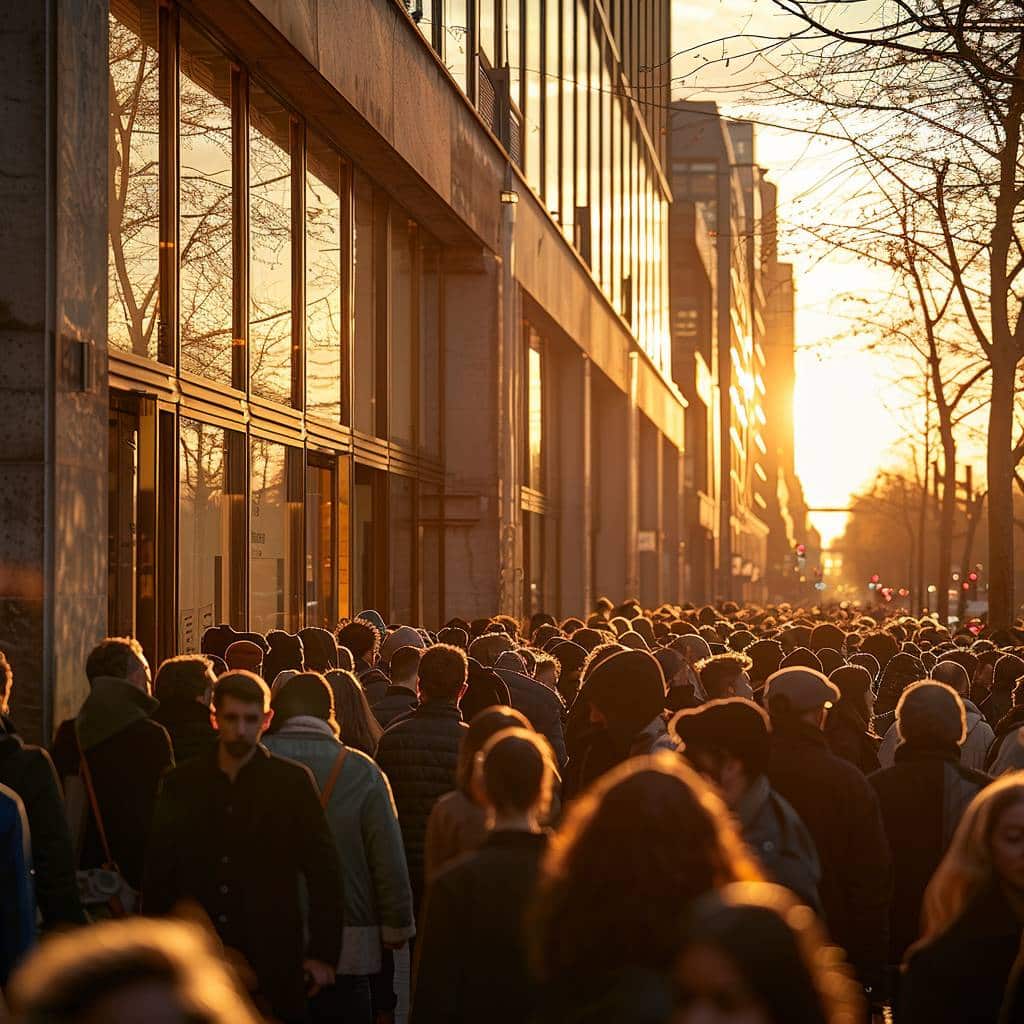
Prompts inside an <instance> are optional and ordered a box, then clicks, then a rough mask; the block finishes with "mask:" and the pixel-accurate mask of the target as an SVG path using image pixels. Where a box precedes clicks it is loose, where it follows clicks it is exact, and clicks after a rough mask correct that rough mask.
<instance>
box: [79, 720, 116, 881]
mask: <svg viewBox="0 0 1024 1024" xmlns="http://www.w3.org/2000/svg"><path fill="white" fill-rule="evenodd" d="M75 744H76V745H77V747H78V765H79V769H78V770H79V773H80V774H81V776H82V782H83V783H84V784H85V791H86V793H88V794H89V806H90V807H91V808H92V813H93V817H94V818H95V819H96V831H97V832H98V833H99V836H100V844H101V845H102V847H103V856H104V857H105V858H106V860H107V866H108V867H110V868H112V869H113V870H114V871H116V872H117V873H118V874H120V873H121V869H120V868H119V867H118V866H117V863H116V861H115V860H114V858H113V857H112V856H111V855H110V844H109V843H108V842H107V830H106V829H105V828H104V827H103V815H102V814H100V802H99V800H98V799H97V797H96V790H95V788H94V787H93V784H92V772H91V771H90V770H89V762H88V760H87V759H86V756H85V751H84V750H83V749H82V741H81V739H79V736H78V730H77V729H75Z"/></svg>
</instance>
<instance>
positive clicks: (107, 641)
mask: <svg viewBox="0 0 1024 1024" xmlns="http://www.w3.org/2000/svg"><path fill="white" fill-rule="evenodd" d="M145 663H146V656H145V655H144V654H143V653H142V644H140V643H139V641H138V640H136V639H135V637H133V636H108V637H106V638H104V639H103V640H101V641H100V642H99V643H98V644H97V645H96V646H95V647H94V648H93V649H92V650H91V651H90V652H89V657H88V658H86V660H85V674H86V677H87V678H88V680H89V683H90V684H92V683H94V682H95V681H96V680H97V679H99V678H101V677H108V678H111V679H128V678H129V677H130V676H133V675H134V674H135V673H136V672H138V670H139V669H140V668H142V667H143V666H144V665H145Z"/></svg>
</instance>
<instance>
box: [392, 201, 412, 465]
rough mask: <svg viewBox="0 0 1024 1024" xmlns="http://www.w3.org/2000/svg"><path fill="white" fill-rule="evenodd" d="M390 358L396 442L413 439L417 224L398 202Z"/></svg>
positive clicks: (394, 225) (394, 218) (407, 442)
mask: <svg viewBox="0 0 1024 1024" xmlns="http://www.w3.org/2000/svg"><path fill="white" fill-rule="evenodd" d="M390 268H391V292H390V300H391V358H390V360H389V361H388V379H389V384H390V389H391V414H390V416H389V430H390V433H391V440H392V441H396V442H397V443H398V444H403V445H409V446H411V445H412V443H413V433H414V430H413V420H414V417H415V412H416V410H415V407H414V405H415V400H416V398H415V395H414V393H413V381H414V375H415V365H414V363H413V359H414V357H415V352H414V339H413V325H414V312H415V306H414V304H415V302H416V297H417V296H416V288H415V284H414V280H413V276H414V273H415V269H416V225H415V224H414V223H413V222H412V221H411V220H409V218H408V217H406V215H405V213H404V212H403V211H402V210H401V209H400V208H399V207H397V206H392V208H391V246H390Z"/></svg>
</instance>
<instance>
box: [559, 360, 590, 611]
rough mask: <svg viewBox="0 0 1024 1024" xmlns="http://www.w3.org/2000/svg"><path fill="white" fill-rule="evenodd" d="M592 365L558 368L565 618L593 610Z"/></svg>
mask: <svg viewBox="0 0 1024 1024" xmlns="http://www.w3.org/2000/svg"><path fill="white" fill-rule="evenodd" d="M589 391H590V360H589V359H588V358H587V357H586V356H585V355H583V354H582V353H580V352H579V351H576V350H573V351H569V352H567V353H566V354H565V355H564V356H563V357H560V358H559V366H558V414H557V417H556V420H557V430H558V446H559V452H558V455H559V459H558V471H557V474H556V475H557V477H558V480H557V486H558V506H559V509H558V531H559V538H560V543H559V546H558V553H559V562H560V564H559V582H560V588H559V589H560V593H559V599H560V605H561V607H560V608H559V612H560V613H561V614H562V615H579V614H581V613H583V612H584V611H589V609H590V596H589V590H590V579H589V577H590V502H591V497H590V479H589V478H590V469H589V462H590V423H589V420H590V411H589V405H590V399H589Z"/></svg>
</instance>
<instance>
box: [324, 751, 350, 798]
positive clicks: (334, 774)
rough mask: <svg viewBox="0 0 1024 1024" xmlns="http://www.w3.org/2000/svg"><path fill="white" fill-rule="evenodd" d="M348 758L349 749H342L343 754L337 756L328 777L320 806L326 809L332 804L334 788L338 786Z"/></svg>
mask: <svg viewBox="0 0 1024 1024" xmlns="http://www.w3.org/2000/svg"><path fill="white" fill-rule="evenodd" d="M346 757H348V747H344V746H343V747H342V748H341V753H340V754H339V755H338V756H337V758H336V759H335V761H334V765H333V766H332V768H331V774H330V775H329V776H328V777H327V782H326V784H325V785H324V788H323V791H322V792H321V793H320V806H321V807H324V808H326V807H327V805H328V804H329V803H330V802H331V794H332V793H333V792H334V787H335V785H336V784H337V781H338V776H339V775H341V769H342V768H343V767H344V765H345V758H346Z"/></svg>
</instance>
